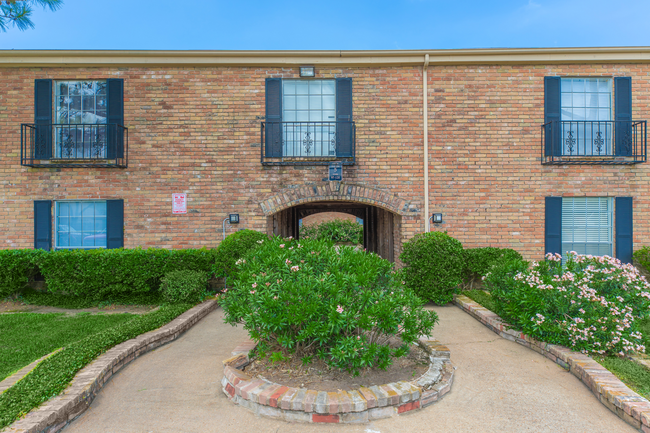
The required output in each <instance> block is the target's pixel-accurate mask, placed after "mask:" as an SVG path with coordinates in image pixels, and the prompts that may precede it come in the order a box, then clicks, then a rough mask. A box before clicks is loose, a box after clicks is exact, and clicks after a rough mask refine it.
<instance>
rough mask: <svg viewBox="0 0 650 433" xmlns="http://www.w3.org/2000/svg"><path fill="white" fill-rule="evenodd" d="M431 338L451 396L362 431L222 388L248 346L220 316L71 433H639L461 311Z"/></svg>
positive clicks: (113, 388)
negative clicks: (229, 365)
mask: <svg viewBox="0 0 650 433" xmlns="http://www.w3.org/2000/svg"><path fill="white" fill-rule="evenodd" d="M435 310H436V311H437V312H438V314H439V316H440V324H439V325H438V326H437V327H436V328H435V330H434V337H436V338H437V339H439V340H440V341H442V342H443V343H446V344H447V345H448V346H449V348H450V349H451V359H452V362H453V363H454V364H455V365H456V366H457V367H458V369H457V371H456V375H455V379H454V384H453V386H452V388H451V392H450V393H449V394H447V395H446V396H445V397H444V398H443V399H442V400H441V401H439V402H437V403H434V404H433V405H432V406H429V407H427V408H425V409H423V410H418V411H413V412H409V413H407V414H404V415H402V416H397V417H393V418H389V419H384V420H378V421H374V422H372V423H369V424H362V425H340V426H339V425H313V424H288V423H285V422H282V421H277V420H272V419H268V418H261V417H257V416H255V415H254V414H252V413H251V412H249V411H248V410H246V409H244V408H241V407H238V406H236V405H234V404H233V403H231V402H230V401H229V400H228V399H227V398H226V397H225V396H224V395H223V393H222V392H221V390H220V384H219V382H220V380H221V377H222V375H223V369H222V366H221V361H222V360H223V359H225V358H227V357H229V356H230V351H231V350H232V349H233V348H234V347H235V346H236V345H237V344H239V343H240V342H241V341H244V340H245V339H246V334H245V332H244V331H243V330H242V329H241V327H239V328H231V327H230V326H228V325H225V324H224V323H223V312H222V310H221V309H218V310H216V311H215V312H213V313H211V314H210V315H209V316H207V317H206V318H204V319H203V320H202V321H201V322H200V323H199V324H197V325H196V326H195V327H194V328H192V329H191V330H189V331H188V332H187V333H186V334H185V335H183V336H182V337H181V338H179V339H178V340H176V341H175V342H173V343H171V344H168V345H166V346H163V347H161V348H160V349H157V350H155V351H153V352H150V353H148V354H146V355H144V356H142V357H141V358H138V359H137V360H136V361H134V362H133V363H132V364H131V365H129V366H127V367H126V368H125V369H124V370H122V371H121V372H119V373H118V374H116V375H115V376H113V378H112V379H111V380H110V382H109V383H108V384H107V385H106V386H105V388H104V389H103V390H102V391H101V392H100V393H99V395H98V396H97V398H96V399H95V401H94V402H93V404H92V406H91V407H90V408H89V409H88V410H87V411H86V412H85V413H84V414H83V415H82V416H81V417H79V418H78V419H77V420H76V421H74V422H73V423H72V424H71V425H69V426H68V427H67V428H66V429H65V430H64V433H73V432H80V433H81V432H83V433H92V432H129V433H130V432H156V433H165V432H187V433H189V432H192V433H194V432H197V433H198V432H201V433H203V432H219V433H230V432H242V433H243V432H246V433H262V432H276V431H277V432H331V431H335V432H345V433H348V432H360V433H361V432H364V433H387V432H432V431H435V432H454V433H455V432H472V433H490V432H495V433H496V432H499V433H501V432H554V433H556V432H589V433H596V432H607V433H618V432H634V431H635V430H634V429H633V428H632V427H630V426H628V425H627V424H626V423H625V422H623V421H622V420H620V419H619V418H618V417H616V415H614V414H613V413H611V412H610V411H609V410H608V409H607V408H605V407H604V406H603V405H601V404H600V403H599V402H598V401H597V400H596V398H595V397H594V396H593V395H592V394H591V392H590V391H588V390H587V388H586V387H585V386H584V385H583V384H582V383H581V382H579V381H578V380H577V379H576V378H575V377H573V376H572V375H571V374H570V373H568V372H566V371H565V370H563V369H562V368H560V367H559V366H557V365H556V364H554V363H552V362H551V361H549V360H548V359H546V358H544V357H543V356H541V355H539V354H537V353H536V352H533V351H532V350H529V349H526V348H525V347H523V346H520V345H518V344H516V343H513V342H510V341H508V340H504V339H502V338H500V337H498V336H497V335H496V334H494V333H492V332H491V331H489V330H488V329H487V328H486V327H484V326H483V325H481V324H480V323H479V322H477V321H476V320H474V319H473V318H472V317H470V316H469V315H467V314H466V313H464V312H462V311H461V310H460V309H459V308H457V307H455V306H448V307H436V308H435Z"/></svg>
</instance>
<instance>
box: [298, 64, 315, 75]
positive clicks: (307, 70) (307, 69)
mask: <svg viewBox="0 0 650 433" xmlns="http://www.w3.org/2000/svg"><path fill="white" fill-rule="evenodd" d="M300 76H301V77H315V76H316V71H315V70H314V67H313V66H301V67H300Z"/></svg>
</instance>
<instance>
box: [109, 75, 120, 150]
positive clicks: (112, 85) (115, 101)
mask: <svg viewBox="0 0 650 433" xmlns="http://www.w3.org/2000/svg"><path fill="white" fill-rule="evenodd" d="M106 100H107V101H106V105H107V107H106V123H108V125H107V128H108V130H107V134H106V136H107V140H106V144H107V146H108V149H107V151H108V152H107V156H108V159H115V158H124V132H123V131H124V130H123V129H122V128H121V127H122V126H124V80H123V79H121V78H109V79H108V80H106ZM118 125H119V126H118Z"/></svg>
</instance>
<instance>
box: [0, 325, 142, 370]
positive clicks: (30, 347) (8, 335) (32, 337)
mask: <svg viewBox="0 0 650 433" xmlns="http://www.w3.org/2000/svg"><path fill="white" fill-rule="evenodd" d="M134 317H135V316H134V315H133V314H95V315H91V314H88V313H79V314H76V315H74V316H66V315H65V314H62V313H48V314H39V313H12V314H2V315H0V380H2V379H4V378H6V377H7V376H9V375H11V374H12V373H14V372H16V371H17V370H20V369H21V368H23V367H24V366H26V365H28V364H30V363H31V362H33V361H36V360H37V359H39V358H40V357H42V356H44V355H47V354H48V353H51V352H53V351H55V350H56V349H58V348H59V347H63V346H65V345H67V344H70V343H72V342H74V341H78V340H81V339H82V338H85V337H87V336H89V335H91V334H95V333H97V332H99V331H103V330H104V329H107V328H110V327H112V326H115V325H117V324H120V323H124V322H125V321H127V320H130V319H133V318H134Z"/></svg>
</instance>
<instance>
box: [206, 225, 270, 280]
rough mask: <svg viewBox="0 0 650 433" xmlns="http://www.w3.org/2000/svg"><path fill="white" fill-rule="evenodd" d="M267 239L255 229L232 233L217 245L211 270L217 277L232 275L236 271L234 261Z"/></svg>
mask: <svg viewBox="0 0 650 433" xmlns="http://www.w3.org/2000/svg"><path fill="white" fill-rule="evenodd" d="M267 239H268V236H266V235H265V234H264V233H260V232H258V231H255V230H248V229H245V230H240V231H238V232H235V233H232V234H230V235H228V236H227V237H226V239H224V240H223V241H222V242H221V243H220V244H219V246H218V247H217V250H216V254H215V264H214V268H213V271H214V273H215V275H216V276H217V277H234V276H235V274H236V272H237V266H236V265H235V263H236V262H237V260H239V259H240V258H242V257H244V256H245V255H246V254H247V253H248V252H249V251H251V250H254V249H255V248H257V247H259V246H260V244H261V243H262V242H264V241H265V240H267Z"/></svg>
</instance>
